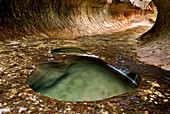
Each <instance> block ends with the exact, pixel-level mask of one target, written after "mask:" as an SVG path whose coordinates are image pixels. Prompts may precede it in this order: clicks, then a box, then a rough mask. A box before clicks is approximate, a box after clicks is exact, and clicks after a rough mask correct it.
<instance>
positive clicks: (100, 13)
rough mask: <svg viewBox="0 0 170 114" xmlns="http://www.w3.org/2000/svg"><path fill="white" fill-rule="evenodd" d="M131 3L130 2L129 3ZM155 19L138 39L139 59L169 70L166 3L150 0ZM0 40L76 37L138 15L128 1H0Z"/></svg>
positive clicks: (126, 23)
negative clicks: (155, 7)
mask: <svg viewBox="0 0 170 114" xmlns="http://www.w3.org/2000/svg"><path fill="white" fill-rule="evenodd" d="M131 2H133V1H131ZM153 2H154V3H155V4H156V6H157V8H158V12H159V13H158V18H157V20H156V23H155V25H154V26H153V27H152V29H151V30H149V31H148V32H146V33H145V34H143V35H142V36H141V37H140V38H139V39H140V40H141V41H142V46H139V45H138V46H137V48H136V52H137V53H138V56H139V57H140V58H139V59H140V60H141V61H144V62H146V63H148V64H153V65H156V66H160V67H162V68H163V69H167V70H169V69H170V68H169V67H170V65H169V64H170V63H169V56H168V55H169V50H168V46H169V42H168V41H169V19H168V17H169V5H168V4H169V0H163V1H162V0H153ZM0 11H1V12H0V40H1V41H3V40H6V39H15V38H20V37H26V36H32V35H33V36H35V37H36V36H37V37H46V38H49V37H57V38H66V39H70V38H76V37H82V36H92V35H96V34H111V33H113V32H116V31H121V30H124V29H126V28H128V27H131V24H132V23H133V21H134V20H131V17H132V16H133V15H135V16H138V14H141V10H140V8H136V7H134V6H133V5H132V4H131V3H130V2H128V0H67V1H66V0H52V1H49V0H41V1H40V0H0ZM162 55H163V56H162Z"/></svg>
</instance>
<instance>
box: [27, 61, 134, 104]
mask: <svg viewBox="0 0 170 114" xmlns="http://www.w3.org/2000/svg"><path fill="white" fill-rule="evenodd" d="M93 59H94V58H93ZM29 85H30V87H31V88H32V89H33V90H34V91H36V92H38V93H41V94H42V95H44V96H49V97H52V98H55V99H58V100H63V101H95V100H102V99H105V98H109V97H112V96H116V95H120V94H123V93H126V92H129V91H131V90H133V89H135V87H134V86H133V84H132V82H131V81H130V80H129V79H128V78H126V77H125V76H123V75H122V74H120V73H118V72H117V71H115V70H114V69H112V68H110V67H108V66H107V65H106V64H105V63H102V62H96V61H94V60H85V59H83V60H82V61H80V60H79V61H76V62H75V63H74V62H72V63H70V64H67V65H66V64H65V65H63V64H58V63H45V64H40V65H37V66H36V70H35V71H34V72H33V73H32V74H31V75H30V76H29Z"/></svg>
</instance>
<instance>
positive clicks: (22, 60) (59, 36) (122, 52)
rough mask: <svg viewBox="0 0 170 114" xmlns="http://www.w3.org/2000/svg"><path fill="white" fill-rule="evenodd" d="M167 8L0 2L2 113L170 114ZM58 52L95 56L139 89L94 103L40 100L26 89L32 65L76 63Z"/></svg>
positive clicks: (131, 1) (107, 2) (55, 0)
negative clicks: (138, 80) (138, 79)
mask: <svg viewBox="0 0 170 114" xmlns="http://www.w3.org/2000/svg"><path fill="white" fill-rule="evenodd" d="M142 1H144V2H146V4H141V3H143V2H142ZM169 2H170V1H169V0H153V1H151V0H0V113H1V112H2V113H3V112H7V113H8V112H11V113H55V112H57V113H58V112H60V113H62V112H64V113H76V112H79V113H145V114H148V113H168V112H169V98H170V94H169V91H170V90H169V83H170V78H169V76H170V72H169V71H170V49H169V47H170V30H169V29H170V27H169V23H170V21H169V17H170V7H169V4H170V3H169ZM148 3H149V5H148ZM155 6H156V7H155ZM155 9H156V10H157V11H158V15H157V19H156V18H155V17H156V16H155V15H156V13H157V11H155ZM153 15H154V16H153ZM151 25H152V26H151ZM51 50H52V51H51ZM57 50H59V51H60V50H66V52H67V51H68V53H69V51H70V50H73V51H72V52H71V51H70V53H74V52H75V53H78V54H79V52H80V53H81V54H82V53H83V54H84V53H85V55H89V56H91V57H97V58H99V59H101V60H103V61H105V62H107V63H108V64H110V65H113V66H114V67H115V68H118V69H119V70H121V71H122V72H124V73H125V74H126V75H127V74H128V73H130V74H133V75H134V74H135V75H136V74H138V76H139V77H141V83H140V84H139V87H138V88H136V89H135V90H133V91H130V92H127V93H125V94H121V95H118V96H113V97H111V98H108V99H103V100H98V101H88V102H86V101H82V102H73V101H60V100H57V99H53V98H50V97H46V96H43V95H41V94H39V93H37V92H35V91H33V90H32V89H31V88H30V87H29V85H28V78H29V76H30V74H31V73H32V72H33V71H34V70H35V69H36V68H35V65H37V64H39V63H46V62H59V63H61V64H63V63H64V62H65V61H64V58H65V57H68V61H69V58H72V57H75V56H77V55H71V54H70V55H69V54H68V53H67V54H65V53H64V54H59V53H57ZM77 50H78V51H77ZM61 52H62V51H61ZM73 60H74V58H73ZM68 61H67V62H68ZM70 61H71V59H70ZM94 62H95V61H94ZM44 69H46V68H44ZM40 72H41V71H40ZM133 78H134V77H133ZM135 78H136V77H135Z"/></svg>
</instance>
